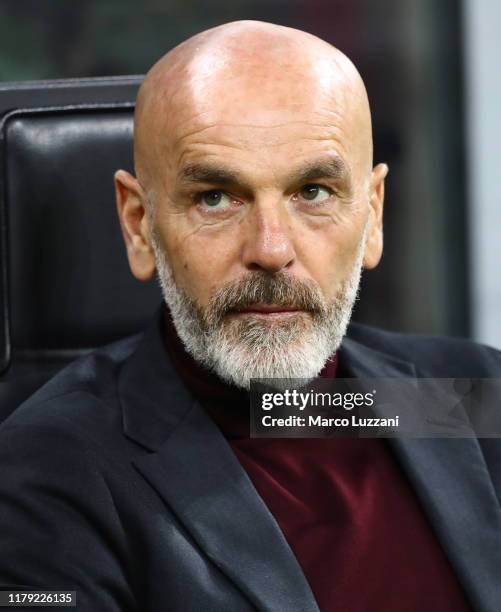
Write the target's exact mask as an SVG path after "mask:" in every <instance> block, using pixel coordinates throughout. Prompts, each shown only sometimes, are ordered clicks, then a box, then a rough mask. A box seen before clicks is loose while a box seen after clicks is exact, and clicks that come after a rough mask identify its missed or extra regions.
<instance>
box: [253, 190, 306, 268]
mask: <svg viewBox="0 0 501 612" xmlns="http://www.w3.org/2000/svg"><path fill="white" fill-rule="evenodd" d="M250 217H251V218H250V219H248V225H247V228H246V231H247V236H246V240H245V244H244V248H243V253H242V259H243V264H244V265H245V267H246V268H248V269H249V270H258V269H259V270H265V271H266V272H271V273H273V272H279V271H281V270H283V269H285V268H288V267H290V266H291V265H292V264H293V262H294V260H295V257H296V254H295V251H294V245H293V241H292V235H291V234H292V230H291V227H290V222H289V220H288V219H287V211H286V210H284V209H281V206H280V203H277V202H273V203H269V204H268V205H262V206H261V205H259V204H256V206H255V209H254V210H253V213H252V214H251V215H250Z"/></svg>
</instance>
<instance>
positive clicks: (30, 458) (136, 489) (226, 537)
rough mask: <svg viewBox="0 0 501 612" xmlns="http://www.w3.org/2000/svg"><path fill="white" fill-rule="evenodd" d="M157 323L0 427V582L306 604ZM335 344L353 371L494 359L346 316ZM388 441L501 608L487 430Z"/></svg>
mask: <svg viewBox="0 0 501 612" xmlns="http://www.w3.org/2000/svg"><path fill="white" fill-rule="evenodd" d="M160 327H161V319H160V315H159V316H158V317H157V318H156V319H155V322H154V323H153V324H152V325H151V327H150V328H149V329H148V330H147V331H146V333H145V334H144V335H142V336H135V337H133V338H129V339H126V340H124V341H121V342H118V343H115V344H113V345H110V346H108V347H106V348H104V349H101V350H98V351H96V352H94V353H92V354H91V355H89V356H88V357H85V358H83V359H81V360H79V361H77V362H75V363H74V364H72V365H71V366H69V367H68V368H66V369H65V370H64V371H62V372H61V373H60V374H59V375H57V376H56V377H55V378H54V379H53V380H52V381H50V382H49V383H48V384H47V385H45V387H43V388H42V389H41V390H40V391H38V392H37V393H36V394H35V395H34V396H32V398H30V399H29V400H28V401H27V402H26V403H25V404H23V405H22V406H21V407H20V408H19V409H18V410H16V412H15V413H14V414H13V415H12V416H11V417H10V418H9V419H7V420H6V421H5V423H4V424H3V425H2V427H1V428H0V585H2V588H8V587H9V586H12V585H19V586H21V585H24V586H30V587H39V588H44V589H57V588H60V589H67V590H69V589H71V590H76V591H77V604H78V608H77V609H79V610H85V611H89V612H99V611H101V610H103V611H110V612H111V611H116V610H136V611H141V612H147V611H152V610H155V611H159V612H167V611H169V612H175V611H183V612H188V611H193V612H195V611H196V612H201V611H207V612H223V611H231V612H236V611H238V612H244V611H246V610H256V609H257V610H261V611H269V612H318V607H317V604H316V602H315V600H314V598H313V595H312V593H311V591H310V588H309V586H308V584H307V581H306V579H305V577H304V575H303V573H302V571H301V569H300V567H299V565H298V563H297V561H296V559H295V557H294V555H293V553H292V551H291V550H290V548H289V546H288V544H287V542H286V541H285V539H284V536H283V535H282V532H281V531H280V529H279V527H278V525H277V523H276V522H275V520H274V518H273V517H272V515H271V514H270V512H269V511H268V509H267V508H266V506H265V505H264V503H263V501H262V500H261V498H260V497H259V496H258V494H257V493H256V491H255V489H254V487H253V485H252V483H251V481H250V480H249V478H248V476H247V474H246V472H245V471H244V470H243V468H242V467H241V466H240V464H239V462H238V460H237V459H236V458H235V456H234V454H233V452H232V450H231V448H230V446H229V444H228V443H227V442H226V440H225V439H224V437H223V436H222V434H221V433H220V432H219V430H218V429H217V427H216V426H215V425H214V423H213V422H212V421H211V420H210V418H209V417H208V416H207V415H206V413H205V412H204V410H203V409H202V407H201V406H200V405H199V404H198V403H197V402H196V401H194V400H193V398H192V397H191V396H190V394H189V392H188V391H187V389H186V388H184V387H183V385H182V384H181V382H180V380H179V378H178V376H177V375H176V373H175V372H174V370H173V367H172V365H171V363H170V362H169V359H168V356H167V354H166V352H165V348H164V346H163V340H162V335H161V329H160ZM340 351H341V361H342V363H343V364H344V367H345V368H347V369H348V371H349V372H350V373H351V375H354V376H369V377H378V376H385V377H395V376H400V377H401V376H405V377H409V376H416V375H418V376H421V377H425V376H428V377H430V376H433V377H439V376H441V377H456V376H473V377H494V376H499V375H500V373H501V354H500V353H498V352H496V351H494V350H491V349H488V348H485V347H482V346H478V345H474V344H472V343H469V342H465V341H458V340H445V339H437V338H420V337H417V336H415V337H411V336H403V335H399V334H394V333H388V332H383V331H379V330H375V329H371V328H367V327H362V326H355V325H353V326H352V327H351V328H350V334H349V337H348V338H346V340H345V341H344V342H343V346H342V348H341V349H340ZM392 447H393V450H394V452H395V455H396V457H397V460H398V461H399V462H400V463H401V465H402V466H403V468H404V470H405V471H406V473H407V475H408V477H409V479H410V481H411V483H412V484H413V486H414V488H415V490H416V492H417V494H418V496H419V498H420V500H421V502H422V505H423V508H424V510H425V512H426V513H427V516H428V518H429V520H430V522H431V524H432V526H433V528H434V529H435V532H436V534H437V536H438V538H439V541H440V542H441V544H442V546H443V548H444V550H445V552H446V554H447V556H448V558H449V560H450V563H451V565H452V567H453V569H454V570H455V572H456V573H457V575H458V577H459V580H460V581H461V583H462V585H463V587H464V589H465V592H466V594H467V596H468V597H469V599H470V600H471V602H472V604H473V606H474V608H475V609H476V610H481V611H485V612H487V611H489V612H494V611H499V610H501V508H500V498H501V444H500V442H499V441H498V440H477V439H445V440H442V439H414V440H393V441H392ZM409 554H412V551H409ZM30 609H31V608H30Z"/></svg>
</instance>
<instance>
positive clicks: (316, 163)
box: [179, 155, 350, 190]
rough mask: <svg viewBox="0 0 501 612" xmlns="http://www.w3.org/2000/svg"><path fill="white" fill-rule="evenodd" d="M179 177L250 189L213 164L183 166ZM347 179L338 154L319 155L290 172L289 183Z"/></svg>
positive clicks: (231, 172) (235, 174)
mask: <svg viewBox="0 0 501 612" xmlns="http://www.w3.org/2000/svg"><path fill="white" fill-rule="evenodd" d="M179 178H180V180H181V182H182V183H185V184H188V185H189V184H197V183H208V184H213V185H221V186H232V185H239V186H241V187H245V188H246V189H248V190H251V188H250V186H249V185H248V182H247V181H246V180H245V179H244V178H243V176H242V175H241V174H240V173H239V172H236V171H234V170H231V169H229V168H224V167H222V166H218V165H214V164H201V163H192V164H188V165H186V166H184V167H183V168H182V169H181V171H180V173H179ZM325 178H328V179H333V180H348V179H349V178H350V171H349V169H348V166H347V165H346V163H345V161H344V160H343V159H342V158H341V157H339V156H337V155H336V156H329V157H321V158H319V159H316V160H312V161H309V162H307V163H306V164H304V165H303V166H300V167H298V168H296V169H295V170H294V171H292V172H290V173H289V175H288V177H287V180H288V182H289V183H295V184H299V183H307V182H308V181H312V180H318V179H325Z"/></svg>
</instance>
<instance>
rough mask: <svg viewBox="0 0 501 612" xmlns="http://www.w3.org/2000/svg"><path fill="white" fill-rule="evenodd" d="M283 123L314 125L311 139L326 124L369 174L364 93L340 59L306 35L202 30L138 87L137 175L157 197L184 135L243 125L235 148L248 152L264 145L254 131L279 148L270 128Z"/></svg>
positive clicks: (252, 28)
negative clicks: (163, 174)
mask: <svg viewBox="0 0 501 612" xmlns="http://www.w3.org/2000/svg"><path fill="white" fill-rule="evenodd" d="M287 122H289V123H290V124H291V126H292V125H293V124H294V123H295V124H296V125H297V126H298V129H302V130H303V131H304V132H305V133H306V132H307V131H308V126H311V134H310V135H309V137H312V138H315V137H316V135H315V132H316V131H318V129H319V128H320V129H322V128H326V129H328V128H329V126H331V128H332V130H333V131H334V132H335V137H336V138H337V139H338V140H346V141H347V146H346V149H347V152H348V149H349V153H350V156H351V158H352V159H351V161H352V163H353V164H354V165H355V166H357V168H356V169H357V170H358V171H360V172H362V173H364V174H368V173H369V172H370V170H371V167H372V132H371V118H370V110H369V104H368V100H367V94H366V91H365V87H364V84H363V81H362V79H361V77H360V75H359V73H358V71H357V69H356V68H355V66H354V65H353V64H352V62H351V61H350V60H349V59H348V58H347V57H346V56H345V55H344V54H343V53H342V52H341V51H339V50H338V49H336V48H334V47H333V46H332V45H330V44H328V43H326V42H325V41H323V40H321V39H319V38H317V37H315V36H312V35H311V34H308V33H306V32H302V31H299V30H295V29H292V28H286V27H283V26H277V25H273V24H269V23H263V22H256V21H238V22H234V23H229V24H225V25H222V26H219V27H216V28H213V29H211V30H207V31H205V32H202V33H200V34H197V35H196V36H194V37H192V38H190V39H188V40H186V41H185V42H183V43H181V44H180V45H178V46H177V47H175V48H174V49H173V50H171V51H170V52H169V53H167V54H166V55H165V56H164V57H162V58H161V59H160V60H159V61H158V62H157V63H156V64H155V65H154V66H153V67H152V69H151V70H150V71H149V72H148V74H147V75H146V77H145V79H144V82H143V84H142V86H141V88H140V90H139V94H138V98H137V105H136V114H135V133H134V156H135V165H136V173H137V175H138V178H139V180H140V181H141V182H142V184H143V186H144V187H146V188H147V189H152V190H156V189H158V187H159V185H158V184H157V183H158V181H159V180H160V179H161V175H162V172H163V171H165V169H166V164H167V165H171V164H172V165H176V164H178V163H179V161H180V160H179V156H180V155H182V151H180V150H179V146H178V145H179V144H180V143H182V141H183V138H185V137H187V136H189V134H190V132H191V133H193V132H195V131H197V130H200V131H202V130H204V129H205V128H211V129H212V128H214V127H216V128H217V126H218V124H220V125H221V126H222V125H228V124H232V123H233V124H234V125H239V126H246V125H247V126H249V128H251V129H250V130H249V131H248V134H247V135H246V134H245V133H244V132H242V133H241V134H240V135H239V139H240V142H239V143H238V145H243V146H249V145H250V146H252V139H253V138H254V140H255V145H256V146H260V139H259V138H255V135H256V129H257V130H262V131H263V132H264V131H266V132H267V135H266V142H267V144H269V145H272V146H273V145H274V144H275V145H279V144H281V143H282V141H283V134H280V133H278V131H277V130H275V129H274V128H276V127H277V126H280V125H283V124H284V123H287ZM301 123H302V125H300V124H301ZM252 128H254V130H252ZM246 137H248V139H249V140H248V142H247V141H246ZM348 143H349V146H348ZM228 145H229V146H231V145H230V143H228Z"/></svg>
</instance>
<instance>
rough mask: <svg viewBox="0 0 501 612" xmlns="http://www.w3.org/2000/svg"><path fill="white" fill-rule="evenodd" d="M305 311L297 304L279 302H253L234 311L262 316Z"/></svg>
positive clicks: (233, 312)
mask: <svg viewBox="0 0 501 612" xmlns="http://www.w3.org/2000/svg"><path fill="white" fill-rule="evenodd" d="M301 312H304V310H301V309H299V308H296V307H295V306H280V305H278V304H251V305H250V306H244V307H242V308H237V309H235V310H233V311H232V313H231V314H235V315H256V316H261V317H280V316H285V317H286V316H293V315H295V314H298V313H301Z"/></svg>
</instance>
